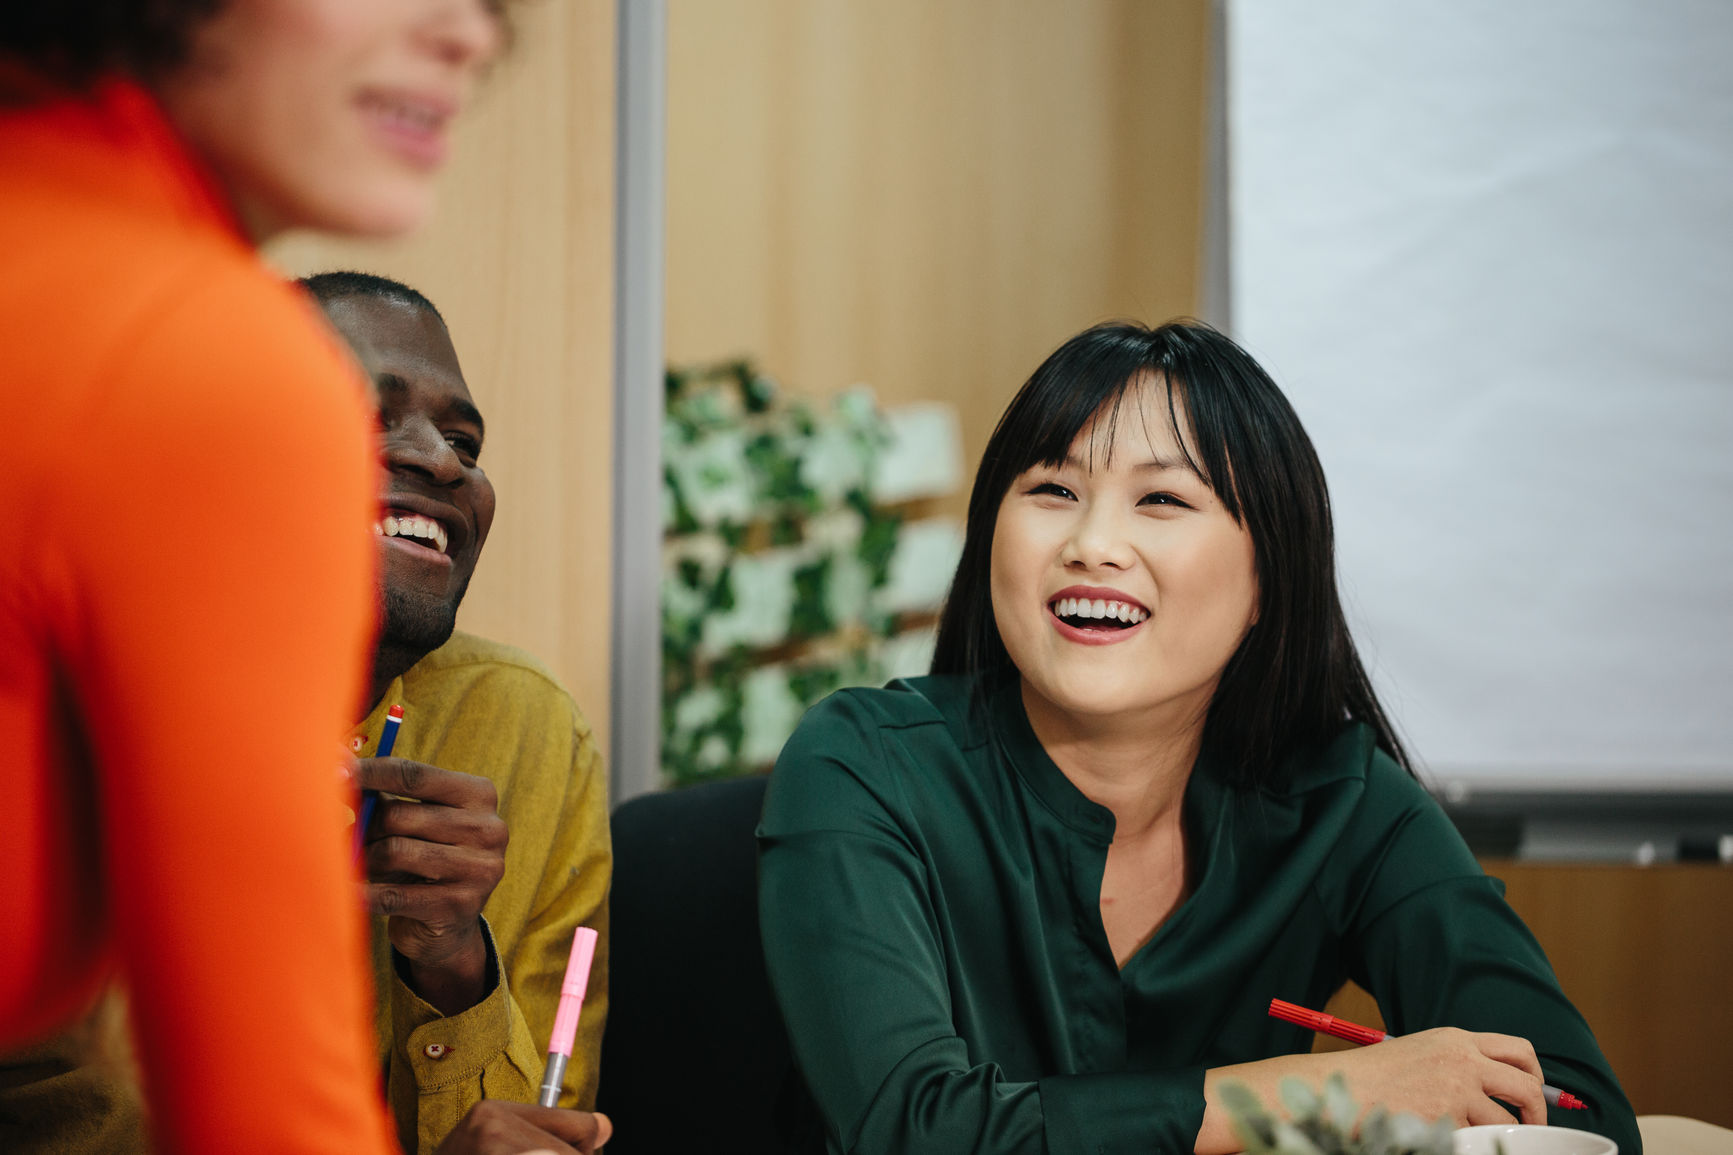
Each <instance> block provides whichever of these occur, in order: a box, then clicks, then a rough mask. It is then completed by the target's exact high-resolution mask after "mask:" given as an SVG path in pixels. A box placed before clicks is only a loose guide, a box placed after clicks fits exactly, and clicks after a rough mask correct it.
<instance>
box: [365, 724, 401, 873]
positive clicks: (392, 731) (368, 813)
mask: <svg viewBox="0 0 1733 1155" xmlns="http://www.w3.org/2000/svg"><path fill="white" fill-rule="evenodd" d="M401 725H403V707H402V706H393V707H391V709H389V710H387V711H385V728H384V729H383V730H381V731H380V732H379V749H378V750H377V751H375V752H374V754H373V756H374V757H375V758H389V757H391V750H392V747H394V746H396V745H397V728H398V727H399V726H401ZM378 805H379V791H377V790H363V791H362V792H361V813H360V814H359V815H357V816H356V818H355V853H356V854H357V855H359V854H360V853H361V843H362V840H363V839H365V838H366V837H367V823H368V820H369V819H371V818H372V817H373V811H374V810H375V808H377V807H378Z"/></svg>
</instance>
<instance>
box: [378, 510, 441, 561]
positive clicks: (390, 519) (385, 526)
mask: <svg viewBox="0 0 1733 1155" xmlns="http://www.w3.org/2000/svg"><path fill="white" fill-rule="evenodd" d="M373 532H374V533H376V534H380V535H381V536H384V537H413V538H419V539H421V540H422V541H425V542H427V543H428V544H430V545H432V546H433V547H434V548H435V549H437V550H439V552H440V553H444V552H445V549H446V545H447V543H448V542H449V540H450V538H449V536H448V535H447V534H446V531H445V527H444V526H443V525H441V524H440V523H439V522H437V521H434V520H433V519H432V518H430V517H422V516H421V515H420V514H409V515H407V516H404V517H396V516H394V515H387V516H385V517H383V518H381V519H380V520H379V521H377V522H375V523H374V525H373Z"/></svg>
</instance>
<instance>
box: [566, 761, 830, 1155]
mask: <svg viewBox="0 0 1733 1155" xmlns="http://www.w3.org/2000/svg"><path fill="white" fill-rule="evenodd" d="M766 782H767V779H765V778H762V777H757V778H741V779H733V780H730V781H725V782H715V783H707V784H705V785H702V786H693V787H688V788H687V789H684V790H677V791H671V792H668V793H664V794H646V795H643V796H642V797H639V798H634V799H632V800H631V801H630V802H627V803H625V804H624V805H622V806H621V807H620V808H619V809H617V810H615V811H614V816H613V837H614V887H613V894H612V897H611V899H610V903H609V905H610V915H609V938H610V941H609V966H608V1003H609V1010H608V1029H607V1034H606V1036H605V1037H604V1039H603V1041H602V1081H601V1089H600V1091H599V1092H598V1096H597V1106H598V1108H599V1109H600V1110H602V1111H605V1112H607V1114H608V1116H609V1118H611V1119H612V1120H613V1122H614V1128H615V1132H614V1134H615V1138H614V1139H613V1140H612V1141H611V1142H610V1143H609V1144H608V1153H609V1155H687V1153H689V1152H695V1151H703V1152H734V1151H739V1152H753V1153H760V1152H764V1153H770V1152H780V1151H792V1150H815V1149H816V1150H822V1149H823V1142H822V1138H821V1137H820V1135H819V1133H818V1131H817V1124H816V1117H815V1116H814V1115H813V1113H812V1111H811V1108H810V1106H809V1105H808V1100H807V1099H806V1096H805V1093H804V1091H803V1090H802V1088H801V1086H800V1083H799V1079H798V1078H797V1077H796V1076H795V1074H794V1066H793V1061H792V1059H791V1058H790V1056H789V1049H788V1040H787V1037H786V1035H785V1034H784V1033H783V1028H782V1018H781V1016H780V1015H779V1014H778V1013H777V1010H776V1003H775V1000H774V999H773V998H772V997H771V994H770V983H769V980H768V979H767V978H766V976H765V972H764V954H763V951H762V949H761V948H760V946H759V939H758V846H757V840H756V838H755V836H754V831H755V830H756V828H757V825H758V816H759V812H760V811H761V810H762V809H763V806H764V789H765V785H766ZM815 1142H816V1143H817V1146H816V1147H814V1146H813V1144H814V1143H815Z"/></svg>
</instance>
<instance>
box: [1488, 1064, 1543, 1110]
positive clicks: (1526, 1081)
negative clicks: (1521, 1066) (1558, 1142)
mask: <svg viewBox="0 0 1733 1155" xmlns="http://www.w3.org/2000/svg"><path fill="white" fill-rule="evenodd" d="M1481 1087H1482V1089H1483V1090H1484V1091H1485V1092H1486V1093H1487V1094H1488V1095H1490V1096H1492V1097H1493V1098H1495V1099H1499V1100H1501V1101H1503V1102H1505V1103H1508V1104H1510V1105H1511V1106H1512V1107H1515V1108H1516V1109H1517V1110H1518V1111H1521V1112H1522V1121H1523V1122H1524V1123H1545V1122H1546V1095H1545V1092H1544V1091H1542V1090H1541V1081H1540V1078H1539V1077H1538V1076H1536V1075H1531V1074H1529V1073H1528V1072H1526V1071H1522V1070H1518V1069H1517V1068H1516V1067H1514V1066H1512V1065H1510V1064H1509V1063H1505V1062H1500V1061H1497V1060H1489V1061H1488V1062H1487V1064H1486V1066H1485V1068H1484V1069H1483V1073H1482V1075H1481ZM1498 1121H1499V1120H1495V1122H1498Z"/></svg>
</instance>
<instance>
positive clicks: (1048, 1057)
mask: <svg viewBox="0 0 1733 1155" xmlns="http://www.w3.org/2000/svg"><path fill="white" fill-rule="evenodd" d="M969 690H970V683H968V682H967V681H964V680H962V679H957V678H920V679H914V680H911V681H906V682H894V683H892V684H891V685H890V686H889V687H887V688H885V689H883V690H847V691H843V692H842V693H839V694H836V695H833V696H832V697H830V698H829V699H827V700H826V701H824V702H822V703H820V704H819V705H818V706H816V707H814V708H813V709H812V710H811V711H810V712H809V713H808V714H807V716H806V718H805V720H804V721H802V723H801V725H800V728H799V729H798V730H797V731H796V732H795V734H794V737H793V738H791V739H790V740H789V742H788V745H787V747H786V748H785V749H784V750H783V753H782V757H781V758H780V759H779V760H778V762H777V766H776V773H775V775H774V776H773V777H772V779H771V784H770V792H769V796H768V798H767V800H766V802H765V809H764V819H763V823H762V825H761V826H760V828H759V844H760V848H761V865H760V872H761V882H760V896H759V901H760V917H761V919H762V926H763V935H764V950H765V958H766V961H767V963H768V966H769V970H770V978H771V983H772V985H773V986H774V988H775V991H776V996H777V999H778V1001H779V1003H780V1005H781V1007H782V1012H783V1015H784V1017H785V1019H786V1022H787V1026H788V1030H789V1035H790V1038H791V1041H792V1042H793V1045H794V1052H795V1058H796V1061H797V1062H798V1064H799V1066H800V1069H801V1071H802V1072H803V1073H804V1075H805V1077H806V1080H807V1083H808V1085H809V1086H810V1088H811V1090H812V1092H813V1095H814V1097H815V1098H816V1100H817V1102H818V1105H819V1109H820V1113H821V1114H822V1115H823V1117H824V1121H825V1128H826V1132H827V1135H828V1138H829V1145H830V1149H831V1150H833V1151H860V1152H869V1153H872V1155H896V1153H908V1155H914V1153H917V1152H933V1153H936V1155H962V1153H964V1152H983V1153H986V1152H993V1153H1008V1152H1031V1153H1033V1152H1042V1151H1050V1152H1056V1153H1058V1152H1065V1153H1070V1152H1077V1153H1083V1152H1089V1153H1091V1155H1117V1153H1120V1152H1125V1153H1135V1155H1153V1153H1155V1152H1175V1153H1178V1152H1189V1151H1191V1150H1192V1145H1193V1142H1194V1141H1195V1139H1196V1137H1197V1131H1198V1127H1199V1126H1200V1125H1201V1123H1202V1120H1203V1109H1204V1101H1203V1073H1204V1070H1205V1069H1206V1068H1208V1067H1215V1066H1221V1065H1224V1064H1229V1063H1238V1062H1244V1061H1248V1060H1252V1059H1260V1058H1267V1057H1269V1056H1272V1055H1279V1054H1286V1053H1292V1052H1296V1051H1305V1050H1308V1049H1310V1047H1311V1044H1312V1035H1311V1033H1310V1032H1308V1031H1305V1030H1303V1029H1302V1028H1299V1027H1296V1026H1291V1025H1289V1024H1286V1023H1282V1022H1280V1021H1278V1020H1276V1019H1272V1018H1270V1017H1269V1016H1268V1014H1267V1010H1268V1007H1269V1003H1270V999H1272V998H1283V999H1287V1000H1289V1001H1291V1002H1296V1003H1300V1004H1303V1005H1306V1006H1311V1007H1322V1006H1323V1005H1324V1003H1325V1002H1326V1001H1327V1000H1328V999H1329V997H1330V996H1331V995H1332V994H1333V993H1334V992H1335V991H1336V989H1337V988H1338V987H1340V986H1341V985H1342V982H1343V980H1344V979H1348V978H1352V979H1354V980H1355V981H1357V982H1359V983H1360V984H1361V985H1362V986H1364V987H1365V988H1366V989H1367V990H1369V991H1370V992H1372V993H1373V994H1374V995H1375V996H1376V997H1377V999H1378V1004H1379V1006H1380V1007H1381V1008H1382V1010H1383V1013H1384V1016H1385V1020H1386V1022H1387V1023H1388V1025H1389V1029H1390V1030H1391V1031H1392V1032H1393V1033H1403V1032H1410V1031H1417V1030H1422V1029H1425V1028H1428V1027H1435V1026H1445V1025H1451V1026H1458V1027H1464V1028H1467V1029H1470V1030H1477V1031H1499V1032H1503V1033H1506V1034H1514V1035H1521V1036H1524V1037H1526V1038H1528V1039H1529V1040H1530V1041H1531V1042H1533V1043H1534V1046H1535V1049H1536V1051H1538V1052H1539V1054H1540V1060H1541V1064H1542V1067H1543V1068H1544V1070H1545V1071H1546V1074H1547V1077H1548V1080H1549V1081H1550V1082H1551V1083H1553V1084H1554V1085H1556V1086H1559V1087H1562V1088H1564V1089H1565V1090H1567V1091H1571V1092H1573V1093H1574V1094H1577V1095H1580V1096H1582V1097H1583V1098H1585V1099H1587V1100H1588V1102H1589V1103H1591V1104H1592V1105H1593V1108H1594V1109H1593V1110H1592V1111H1589V1112H1583V1111H1555V1112H1554V1113H1553V1119H1552V1121H1553V1122H1554V1123H1557V1124H1561V1125H1567V1126H1577V1127H1583V1128H1585V1129H1589V1130H1598V1131H1602V1132H1604V1133H1606V1134H1607V1135H1609V1136H1611V1137H1612V1138H1613V1139H1615V1140H1616V1141H1617V1142H1618V1144H1619V1147H1620V1150H1621V1152H1623V1153H1624V1155H1639V1153H1640V1152H1641V1141H1640V1139H1639V1137H1638V1134H1637V1128H1636V1122H1635V1120H1634V1118H1633V1116H1632V1113H1631V1109H1630V1105H1629V1104H1628V1103H1627V1102H1626V1100H1625V1096H1624V1094H1623V1092H1621V1091H1620V1089H1619V1086H1618V1083H1617V1082H1616V1081H1615V1079H1614V1078H1613V1075H1612V1072H1611V1071H1610V1070H1609V1069H1608V1067H1607V1062H1606V1059H1605V1058H1604V1057H1602V1055H1601V1052H1600V1048H1599V1047H1598V1046H1597V1045H1596V1044H1595V1040H1594V1036H1593V1035H1592V1034H1590V1032H1589V1029H1588V1026H1587V1025H1586V1024H1585V1023H1584V1022H1583V1019H1582V1016H1580V1015H1579V1014H1577V1012H1576V1010H1575V1009H1574V1008H1573V1007H1572V1006H1571V1005H1570V1003H1569V1002H1567V1001H1566V999H1565V997H1564V995H1563V994H1562V993H1561V992H1560V990H1559V987H1558V982H1557V980H1556V979H1555V978H1554V977H1553V973H1552V969H1551V968H1550V967H1549V966H1548V965H1547V961H1546V957H1545V956H1544V955H1543V954H1542V953H1541V950H1540V947H1539V946H1538V945H1536V943H1535V941H1534V938H1533V936H1531V935H1530V934H1529V932H1528V930H1527V928H1525V927H1524V926H1523V925H1522V923H1521V921H1520V920H1518V918H1517V917H1516V915H1515V914H1514V913H1512V911H1511V910H1510V908H1509V907H1508V906H1507V905H1506V904H1505V902H1504V898H1503V887H1502V886H1501V885H1500V884H1499V883H1498V882H1497V881H1496V880H1493V879H1489V878H1487V877H1486V875H1485V874H1483V873H1482V872H1481V870H1480V867H1479V866H1478V865H1477V864H1476V863H1475V861H1474V858H1473V856H1472V855H1470V854H1469V852H1468V849H1467V847H1466V846H1464V845H1463V842H1462V840H1461V838H1460V837H1458V836H1457V834H1456V831H1455V829H1454V828H1453V827H1452V826H1451V824H1450V822H1449V820H1448V819H1447V818H1446V817H1445V815H1444V814H1443V812H1442V811H1440V810H1439V808H1438V806H1437V805H1436V804H1435V803H1434V802H1433V801H1432V799H1431V798H1430V797H1429V796H1428V795H1427V794H1426V792H1425V790H1423V789H1422V788H1421V787H1420V786H1419V785H1418V784H1417V783H1416V782H1415V781H1414V780H1413V779H1412V778H1410V777H1409V776H1408V775H1407V774H1405V773H1404V772H1403V771H1402V770H1401V769H1400V768H1399V767H1398V766H1396V765H1395V763H1394V762H1392V761H1391V760H1390V759H1389V758H1388V757H1386V756H1385V755H1384V754H1383V753H1381V752H1380V751H1378V750H1377V749H1375V747H1374V745H1373V742H1372V737H1371V734H1370V732H1369V731H1368V730H1367V729H1366V728H1365V727H1362V726H1354V727H1351V728H1349V729H1348V730H1347V732H1345V733H1344V734H1343V735H1342V736H1341V737H1340V738H1339V739H1337V740H1336V741H1335V742H1333V743H1331V744H1330V745H1328V746H1327V747H1325V748H1322V749H1319V750H1317V751H1314V752H1313V754H1312V755H1311V756H1310V757H1307V758H1303V759H1296V760H1295V765H1294V766H1293V767H1292V775H1291V778H1290V781H1289V784H1288V785H1287V786H1285V787H1282V788H1279V789H1274V790H1268V791H1263V792H1257V793H1252V792H1246V791H1240V790H1236V789H1232V788H1230V787H1228V786H1226V785H1224V784H1223V783H1222V782H1221V781H1220V780H1219V779H1218V778H1217V777H1216V776H1214V775H1212V774H1211V773H1210V771H1209V768H1208V766H1207V765H1200V766H1199V767H1198V768H1197V770H1196V771H1195V772H1194V773H1193V774H1192V777H1191V782H1190V785H1189V786H1188V787H1187V790H1186V796H1185V822H1186V826H1187V831H1188V835H1189V838H1188V842H1189V853H1190V854H1191V855H1192V861H1193V864H1194V878H1195V883H1196V885H1195V887H1194V889H1193V892H1192V894H1191V896H1190V897H1189V898H1187V899H1186V900H1185V902H1184V903H1183V905H1181V906H1180V908H1179V909H1178V910H1177V911H1176V912H1175V913H1174V914H1173V916H1172V917H1170V918H1169V919H1168V920H1167V922H1166V923H1165V924H1163V925H1162V927H1161V928H1160V929H1159V930H1158V931H1157V932H1156V934H1155V936H1154V937H1153V938H1152V939H1151V940H1150V941H1149V942H1148V943H1146V944H1145V945H1144V946H1143V947H1142V949H1140V950H1139V951H1138V952H1137V954H1136V955H1135V956H1133V957H1132V958H1131V960H1130V961H1129V962H1128V963H1127V964H1126V966H1125V969H1124V970H1123V971H1121V970H1120V969H1119V968H1118V967H1117V966H1116V965H1115V962H1114V958H1113V953H1112V951H1111V950H1110V949H1109V947H1108V943H1107V935H1106V932H1105V931H1104V930H1103V928H1102V924H1101V916H1100V906H1099V903H1100V894H1101V877H1102V870H1103V868H1104V866H1105V864H1106V861H1107V848H1108V845H1109V843H1110V842H1111V841H1112V840H1113V825H1114V821H1113V815H1112V814H1111V813H1110V812H1109V811H1108V810H1107V809H1105V808H1104V807H1101V806H1098V805H1096V804H1095V803H1093V802H1091V801H1089V800H1088V799H1087V798H1085V797H1084V796H1083V794H1082V793H1080V792H1079V791H1078V790H1077V788H1076V787H1075V786H1073V785H1072V784H1071V781H1070V780H1069V779H1067V778H1066V777H1065V775H1064V774H1063V773H1062V772H1061V771H1060V770H1059V768H1058V767H1057V766H1055V765H1054V764H1053V762H1052V760H1051V759H1050V758H1048V757H1047V754H1046V752H1045V751H1044V750H1043V749H1042V748H1041V745H1040V743H1039V742H1038V741H1037V740H1036V738H1035V735H1034V732H1033V731H1032V730H1031V729H1030V727H1029V722H1028V718H1027V717H1026V715H1025V714H1024V712H1023V706H1022V701H1021V698H1020V696H1019V694H1018V693H1017V692H1016V688H1015V686H1014V685H1008V686H1006V687H1003V688H1002V689H1000V690H998V691H997V692H994V693H991V694H988V695H987V696H986V707H985V709H984V710H971V708H970V705H969V698H970V693H969ZM1585 1116H1586V1117H1585Z"/></svg>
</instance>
